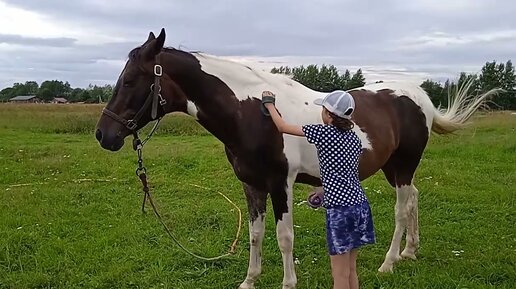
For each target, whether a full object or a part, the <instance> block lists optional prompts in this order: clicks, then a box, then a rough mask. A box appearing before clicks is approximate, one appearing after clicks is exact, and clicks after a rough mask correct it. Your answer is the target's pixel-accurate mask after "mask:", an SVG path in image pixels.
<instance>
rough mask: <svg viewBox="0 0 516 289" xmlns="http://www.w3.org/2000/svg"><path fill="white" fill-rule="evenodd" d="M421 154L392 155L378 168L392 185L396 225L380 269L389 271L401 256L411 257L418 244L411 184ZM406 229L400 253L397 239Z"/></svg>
mask: <svg viewBox="0 0 516 289" xmlns="http://www.w3.org/2000/svg"><path fill="white" fill-rule="evenodd" d="M420 157H421V155H420V154H418V155H417V156H414V155H412V157H411V158H403V157H401V156H400V155H399V154H394V155H393V156H392V157H391V159H389V161H388V162H387V164H386V165H385V166H384V167H383V168H382V170H383V172H384V174H385V176H386V178H387V180H388V181H389V183H390V184H391V185H392V186H393V187H395V188H396V206H395V208H394V212H395V220H396V226H395V229H394V234H393V236H392V241H391V246H390V248H389V251H387V254H386V255H385V260H384V262H383V264H382V266H381V267H380V268H379V269H378V271H380V272H392V270H393V266H394V263H395V262H397V261H399V260H401V257H405V258H410V259H415V258H416V255H415V252H416V250H417V248H418V246H419V227H418V194H419V193H418V190H417V189H416V187H415V186H414V184H413V183H412V182H413V178H414V172H415V171H416V168H417V166H418V165H419V160H420ZM405 230H407V237H406V241H407V242H406V247H405V249H404V250H403V252H402V253H401V255H400V245H401V239H402V238H403V233H405Z"/></svg>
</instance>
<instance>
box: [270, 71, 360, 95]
mask: <svg viewBox="0 0 516 289" xmlns="http://www.w3.org/2000/svg"><path fill="white" fill-rule="evenodd" d="M271 72H272V73H282V74H287V75H290V76H291V77H292V79H294V80H295V81H297V82H299V83H301V84H303V85H304V86H306V87H308V88H310V89H313V90H317V91H322V92H330V91H334V90H337V89H342V90H347V89H350V88H355V87H360V86H363V85H364V84H365V78H364V76H363V74H362V70H361V69H359V70H357V72H356V73H355V74H353V76H351V73H350V72H349V70H347V69H346V71H345V72H344V74H342V75H341V74H340V73H339V70H338V69H337V67H336V66H334V65H322V66H321V67H318V66H317V65H314V64H311V65H308V66H306V67H305V66H303V65H301V66H299V67H294V68H290V67H288V66H281V67H279V68H276V67H274V68H272V69H271Z"/></svg>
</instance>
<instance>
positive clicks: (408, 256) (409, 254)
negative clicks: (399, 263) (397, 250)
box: [401, 250, 417, 260]
mask: <svg viewBox="0 0 516 289" xmlns="http://www.w3.org/2000/svg"><path fill="white" fill-rule="evenodd" d="M401 257H403V258H405V259H411V260H417V257H416V254H414V253H412V252H409V251H407V250H403V252H401Z"/></svg>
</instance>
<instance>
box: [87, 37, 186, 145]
mask: <svg viewBox="0 0 516 289" xmlns="http://www.w3.org/2000/svg"><path fill="white" fill-rule="evenodd" d="M164 43H165V30H164V29H162V30H161V33H160V34H159V36H158V37H155V36H154V34H153V33H152V32H151V33H150V34H149V38H148V39H147V41H145V43H144V44H143V45H142V46H140V47H138V48H135V49H133V50H132V51H131V52H130V53H129V59H128V60H127V62H126V64H125V67H124V69H123V70H122V72H121V74H120V76H119V77H118V81H117V83H116V85H115V88H114V90H113V96H112V98H111V100H110V101H109V102H108V103H107V105H106V107H105V108H104V110H103V111H102V115H101V117H100V119H99V121H98V123H97V129H96V133H95V137H96V138H97V140H98V141H99V143H100V145H101V146H102V147H103V148H105V149H108V150H111V151H117V150H119V149H120V148H122V146H123V145H124V139H125V137H127V136H128V135H130V134H133V133H135V132H136V131H137V130H138V129H140V128H142V127H144V126H145V125H146V124H147V123H149V122H150V121H152V120H154V119H157V118H159V117H162V116H163V115H164V114H166V113H168V112H172V111H184V112H186V108H187V98H186V95H185V93H184V92H183V90H182V89H181V88H180V86H179V85H178V83H177V82H176V81H174V80H173V79H172V78H171V77H174V73H168V74H166V73H165V72H164V71H163V68H162V65H163V67H164V63H163V62H162V59H161V58H162V57H161V56H162V50H163V44H164ZM176 58H177V57H176ZM171 61H174V59H173V58H169V59H168V66H174V69H171V71H172V72H174V71H179V70H181V69H182V67H181V66H182V65H183V64H184V61H174V62H171Z"/></svg>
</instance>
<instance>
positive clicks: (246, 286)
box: [238, 281, 254, 289]
mask: <svg viewBox="0 0 516 289" xmlns="http://www.w3.org/2000/svg"><path fill="white" fill-rule="evenodd" d="M238 289H254V284H251V283H247V282H246V281H244V282H243V283H242V284H240V286H239V287H238Z"/></svg>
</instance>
